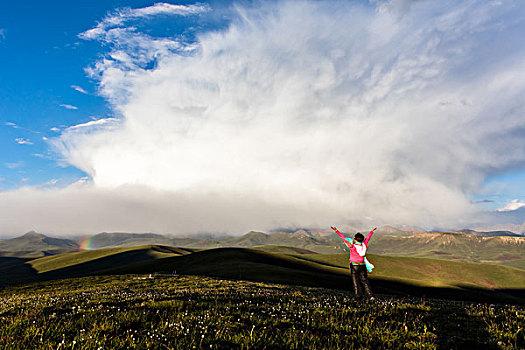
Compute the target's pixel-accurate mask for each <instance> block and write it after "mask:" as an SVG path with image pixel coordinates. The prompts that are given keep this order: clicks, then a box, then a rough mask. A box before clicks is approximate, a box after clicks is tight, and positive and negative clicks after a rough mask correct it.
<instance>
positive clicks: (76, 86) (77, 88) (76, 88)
mask: <svg viewBox="0 0 525 350" xmlns="http://www.w3.org/2000/svg"><path fill="white" fill-rule="evenodd" d="M71 88H72V89H74V90H76V91H78V92H80V93H83V94H85V95H87V94H88V92H87V91H86V90H84V89H83V88H82V87H80V86H78V85H71Z"/></svg>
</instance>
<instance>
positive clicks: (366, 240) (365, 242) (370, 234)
mask: <svg viewBox="0 0 525 350" xmlns="http://www.w3.org/2000/svg"><path fill="white" fill-rule="evenodd" d="M375 230H377V227H374V229H373V230H372V231H370V233H369V234H368V236H366V238H365V241H364V242H363V243H364V245H366V246H367V245H368V241H369V240H370V238H372V235H373V234H374V231H375Z"/></svg>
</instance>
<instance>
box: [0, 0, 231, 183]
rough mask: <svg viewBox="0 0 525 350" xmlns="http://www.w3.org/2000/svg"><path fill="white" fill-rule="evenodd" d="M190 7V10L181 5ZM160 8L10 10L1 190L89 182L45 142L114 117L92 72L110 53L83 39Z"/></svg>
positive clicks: (27, 5) (175, 28) (175, 30)
mask: <svg viewBox="0 0 525 350" xmlns="http://www.w3.org/2000/svg"><path fill="white" fill-rule="evenodd" d="M184 3H188V2H185V1H178V2H177V4H184ZM153 4H154V2H151V1H46V2H42V1H27V2H12V1H11V2H3V3H2V5H1V11H0V30H1V33H2V34H1V35H0V67H2V68H1V69H0V91H2V94H0V123H1V125H0V154H2V158H1V161H2V164H0V190H11V189H16V188H19V187H21V186H39V185H44V186H50V185H56V186H65V185H68V184H70V183H72V182H75V181H77V180H78V179H80V178H82V177H84V176H86V174H85V173H84V172H82V171H81V170H79V169H77V168H75V167H72V166H69V165H68V164H67V162H63V161H61V157H60V155H59V154H57V153H56V152H54V151H53V149H51V148H50V147H49V144H48V143H47V142H46V140H45V139H44V138H48V139H49V138H53V137H56V136H57V135H58V134H59V133H60V130H62V129H64V128H65V127H68V126H72V125H77V124H81V123H85V122H88V121H90V120H93V119H100V118H106V117H108V116H112V115H113V114H114V113H113V111H112V109H111V107H110V106H109V105H108V103H107V101H106V100H105V99H104V98H103V97H100V96H99V94H98V87H97V83H98V82H97V81H95V80H94V79H92V78H90V77H88V75H87V74H86V72H85V68H87V67H89V66H90V65H92V64H93V63H94V62H95V61H96V60H97V59H98V58H100V56H101V55H103V54H104V48H103V47H102V46H101V45H100V43H98V42H94V41H89V40H82V39H80V38H79V37H78V36H79V34H80V33H82V32H84V31H86V30H88V29H91V28H93V27H94V26H95V25H96V23H97V22H99V21H100V20H101V19H102V18H104V17H105V16H106V15H107V14H108V13H110V12H112V11H114V10H116V9H119V8H125V7H131V8H141V7H147V6H151V5H153ZM216 6H217V7H219V8H220V6H221V5H220V4H217V5H216ZM168 22H169V23H168ZM210 22H213V21H212V20H210ZM186 25H187V23H184V20H181V19H179V20H178V21H173V20H172V18H169V17H165V18H160V19H157V20H156V21H154V22H150V23H146V26H147V30H148V31H149V32H150V33H154V34H155V33H157V34H160V35H162V36H170V35H177V34H181V33H184V31H185V30H186ZM210 25H215V26H218V24H214V23H212V24H210ZM54 128H56V129H58V130H56V129H54Z"/></svg>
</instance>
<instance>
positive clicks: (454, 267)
mask: <svg viewBox="0 0 525 350" xmlns="http://www.w3.org/2000/svg"><path fill="white" fill-rule="evenodd" d="M269 248H270V249H272V250H274V251H279V253H275V252H273V253H272V252H268V251H263V250H257V249H241V248H220V249H210V250H203V251H193V250H188V249H181V248H174V247H166V246H143V247H133V248H106V249H99V250H93V251H83V252H75V253H68V254H61V255H56V256H48V257H43V258H38V259H15V258H3V259H7V260H0V283H2V284H16V283H25V282H30V281H37V280H48V279H59V278H70V277H79V276H87V275H108V274H128V273H155V272H168V273H173V272H176V273H178V274H186V275H203V276H211V277H219V278H228V279H239V280H252V281H264V282H273V283H283V284H295V285H306V286H317V287H328V288H337V289H349V288H350V286H351V281H350V278H349V274H348V268H347V256H346V255H345V254H333V255H322V254H297V253H298V252H297V248H286V247H262V249H269ZM301 253H304V252H303V251H301ZM370 260H372V262H373V263H374V264H375V265H376V269H375V271H374V273H372V274H371V275H370V277H371V282H372V286H373V288H374V290H375V291H376V292H380V293H385V294H405V295H406V294H409V295H434V296H443V297H445V296H446V297H451V298H459V299H471V300H472V299H479V300H481V299H486V298H488V297H497V298H507V299H508V300H509V301H511V300H513V301H518V299H515V298H514V297H511V296H510V295H511V294H515V296H518V297H519V296H520V295H521V298H522V299H521V300H522V301H523V298H524V296H523V295H522V292H523V290H525V271H522V270H519V269H513V268H509V267H504V266H495V265H483V264H464V263H458V262H450V261H441V260H435V259H425V258H403V257H386V256H373V255H371V256H370ZM494 290H498V291H496V292H495V291H494ZM503 290H506V291H504V292H503Z"/></svg>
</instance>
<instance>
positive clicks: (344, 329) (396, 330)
mask: <svg viewBox="0 0 525 350" xmlns="http://www.w3.org/2000/svg"><path fill="white" fill-rule="evenodd" d="M0 317H1V318H0V319H1V323H0V334H1V336H0V348H2V349H61V348H67V349H100V348H104V349H106V348H107V349H283V348H284V349H399V348H403V349H523V348H524V347H525V333H524V332H523V324H524V322H525V309H524V308H523V307H522V306H512V305H489V304H477V303H458V302H449V301H445V300H435V299H421V298H417V299H415V298H404V297H401V298H400V297H387V296H378V297H377V298H376V299H375V300H373V301H367V302H363V301H357V300H355V299H353V298H351V297H349V294H348V293H347V292H346V291H337V290H327V289H321V288H306V287H294V286H284V285H276V284H267V283H253V282H246V281H229V280H219V279H212V278H203V277H196V276H187V277H185V276H178V277H173V278H168V277H155V278H148V276H147V275H121V276H104V277H85V278H79V279H68V280H60V281H52V282H45V283H38V284H30V285H24V286H21V287H10V288H6V289H4V290H2V291H0Z"/></svg>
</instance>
